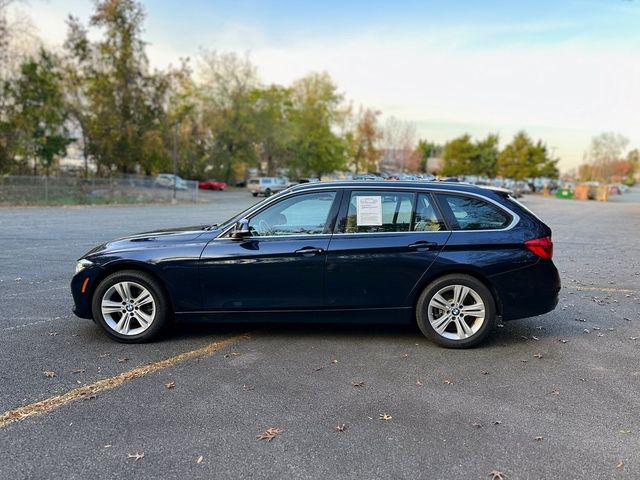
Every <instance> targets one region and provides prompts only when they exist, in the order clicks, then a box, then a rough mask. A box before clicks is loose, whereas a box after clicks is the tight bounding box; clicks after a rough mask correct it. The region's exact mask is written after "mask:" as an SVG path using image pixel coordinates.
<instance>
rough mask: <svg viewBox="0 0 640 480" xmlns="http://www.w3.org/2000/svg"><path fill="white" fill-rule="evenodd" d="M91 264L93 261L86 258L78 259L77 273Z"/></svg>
mask: <svg viewBox="0 0 640 480" xmlns="http://www.w3.org/2000/svg"><path fill="white" fill-rule="evenodd" d="M91 265H93V262H91V261H89V260H87V259H86V258H82V259H80V260H78V262H77V263H76V275H77V274H78V273H80V272H81V271H82V270H84V269H85V268H87V267H90V266H91Z"/></svg>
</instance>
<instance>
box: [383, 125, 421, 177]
mask: <svg viewBox="0 0 640 480" xmlns="http://www.w3.org/2000/svg"><path fill="white" fill-rule="evenodd" d="M382 142H383V145H384V148H385V156H386V157H387V158H386V160H387V163H388V164H390V166H393V168H395V169H397V170H399V171H401V172H404V171H405V170H416V168H415V165H414V163H415V162H414V157H415V155H414V151H415V145H416V125H415V123H413V122H408V121H404V120H399V119H397V118H396V117H389V118H388V119H387V121H386V122H385V124H384V132H383V136H382Z"/></svg>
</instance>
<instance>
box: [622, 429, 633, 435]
mask: <svg viewBox="0 0 640 480" xmlns="http://www.w3.org/2000/svg"><path fill="white" fill-rule="evenodd" d="M620 433H622V434H625V435H626V434H628V433H631V430H620Z"/></svg>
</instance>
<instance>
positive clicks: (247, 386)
mask: <svg viewBox="0 0 640 480" xmlns="http://www.w3.org/2000/svg"><path fill="white" fill-rule="evenodd" d="M254 388H255V387H254V386H253V385H249V384H244V385H242V389H243V390H244V391H245V392H250V391H251V390H253V389H254Z"/></svg>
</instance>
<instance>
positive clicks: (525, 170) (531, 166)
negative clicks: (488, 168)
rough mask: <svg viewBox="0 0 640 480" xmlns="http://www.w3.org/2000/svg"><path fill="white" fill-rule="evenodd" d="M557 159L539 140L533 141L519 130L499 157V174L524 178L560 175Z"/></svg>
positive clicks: (518, 178) (517, 178)
mask: <svg viewBox="0 0 640 480" xmlns="http://www.w3.org/2000/svg"><path fill="white" fill-rule="evenodd" d="M557 163H558V160H557V159H552V158H551V157H550V156H549V153H548V151H547V147H546V146H545V145H544V144H543V143H542V142H541V141H540V140H539V141H538V142H537V143H535V144H534V143H533V141H532V140H531V138H529V136H528V135H527V134H526V133H525V132H524V131H521V132H518V133H517V134H516V135H515V137H514V138H513V140H512V142H511V143H510V144H509V145H507V146H506V147H505V148H504V149H503V150H502V152H500V155H499V157H498V174H499V175H502V176H503V177H509V178H513V179H515V180H523V179H525V178H531V177H551V178H557V177H558V173H559V172H558V168H557Z"/></svg>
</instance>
